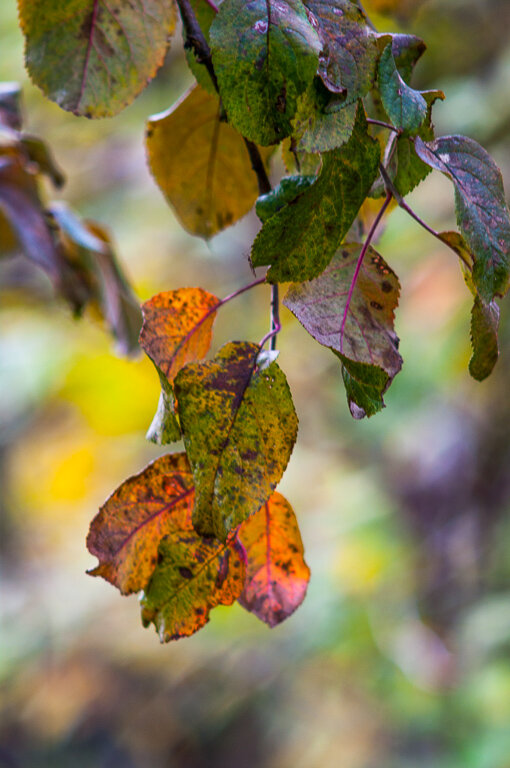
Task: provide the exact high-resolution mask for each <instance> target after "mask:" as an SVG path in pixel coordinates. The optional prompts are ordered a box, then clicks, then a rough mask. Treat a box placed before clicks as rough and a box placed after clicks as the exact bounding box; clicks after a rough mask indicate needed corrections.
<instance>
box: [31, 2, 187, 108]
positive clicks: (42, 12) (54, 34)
mask: <svg viewBox="0 0 510 768" xmlns="http://www.w3.org/2000/svg"><path fill="white" fill-rule="evenodd" d="M18 8H19V16H20V22H21V28H22V30H23V33H24V35H25V40H26V47H25V56H26V65H27V69H28V71H29V73H30V76H31V77H32V79H33V81H34V82H35V83H36V85H38V86H39V87H40V88H41V90H42V91H43V93H44V94H45V95H46V96H48V97H49V98H50V99H52V100H53V101H56V102H57V104H59V105H60V106H61V107H62V108H63V109H66V110H69V111H70V112H74V113H75V114H76V115H85V116H86V117H108V116H111V115H115V114H117V113H118V112H120V111H121V110H122V109H123V108H124V107H126V106H127V105H128V104H130V103H131V102H132V101H133V99H134V98H135V97H136V96H137V95H138V94H139V93H140V91H142V90H143V88H145V86H146V85H147V83H148V82H149V80H151V79H152V78H153V77H154V75H155V74H156V71H157V70H158V69H159V67H160V66H161V64H162V63H163V60H164V58H165V54H166V51H167V48H168V40H169V36H170V35H171V34H172V33H173V31H174V29H175V22H176V12H175V5H174V3H173V2H169V0H150V1H149V2H147V1H146V0H143V1H142V0H135V1H134V2H122V3H114V2H107V0H74V2H72V3H68V2H64V3H63V2H61V0H45V2H44V3H40V2H34V0H18Z"/></svg>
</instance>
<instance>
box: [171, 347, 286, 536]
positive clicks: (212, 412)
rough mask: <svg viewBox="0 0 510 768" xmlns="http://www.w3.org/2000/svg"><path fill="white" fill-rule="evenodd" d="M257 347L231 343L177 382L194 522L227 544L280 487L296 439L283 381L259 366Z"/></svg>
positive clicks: (280, 375)
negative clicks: (193, 493) (192, 482)
mask: <svg viewBox="0 0 510 768" xmlns="http://www.w3.org/2000/svg"><path fill="white" fill-rule="evenodd" d="M259 351H260V348H259V347H258V346H257V345H256V344H251V343H248V342H231V343H229V344H226V345H225V346H224V347H222V348H221V350H220V351H219V352H218V354H217V355H216V357H215V358H214V360H212V361H211V362H205V363H189V364H188V365H186V366H185V367H184V368H182V369H181V371H179V373H178V374H177V377H176V379H175V392H176V396H177V402H178V409H179V417H180V422H181V427H182V431H183V437H184V444H185V447H186V452H187V454H188V458H189V461H190V464H191V467H192V470H193V475H194V478H195V486H196V499H195V507H194V510H193V524H194V526H195V528H196V530H197V531H198V532H199V533H200V534H202V535H204V536H216V538H218V539H220V541H225V540H226V538H227V536H228V534H229V532H230V531H231V530H233V529H234V528H235V527H236V526H238V525H239V524H240V523H242V522H243V520H245V519H246V518H247V517H249V516H250V515H251V514H253V513H254V512H256V511H257V510H258V509H260V507H261V505H262V504H263V503H264V502H265V501H266V500H267V499H268V498H269V496H270V495H271V493H272V492H273V490H274V489H275V487H276V485H277V483H278V482H279V480H280V478H281V476H282V474H283V472H284V471H285V468H286V466H287V462H288V460H289V458H290V454H291V452H292V448H293V446H294V442H295V440H296V435H297V424H298V420H297V416H296V412H295V410H294V405H293V403H292V398H291V394H290V391H289V387H288V384H287V380H286V378H285V375H284V374H283V372H282V371H281V370H280V368H279V367H278V365H277V364H276V363H275V362H272V363H270V364H269V365H267V366H265V365H264V366H263V365H258V363H257V359H258V355H259Z"/></svg>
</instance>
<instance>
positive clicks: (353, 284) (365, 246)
mask: <svg viewBox="0 0 510 768" xmlns="http://www.w3.org/2000/svg"><path fill="white" fill-rule="evenodd" d="M392 197H393V195H392V193H391V192H390V191H387V193H386V200H385V201H384V203H383V205H382V206H381V209H380V210H379V213H378V214H377V216H376V217H375V219H374V222H373V224H372V226H371V227H370V230H369V233H368V235H367V239H366V240H365V242H364V243H363V248H362V249H361V253H360V255H359V256H358V261H357V263H356V269H355V270H354V274H353V276H352V280H351V284H350V286H349V293H348V294H347V301H346V302H345V309H344V314H343V316H342V325H341V327H340V352H341V353H343V349H344V332H345V324H346V322H347V315H348V314H349V307H350V305H351V300H352V294H353V293H354V288H355V287H356V282H357V280H358V276H359V273H360V270H361V266H362V264H363V259H364V258H365V254H366V252H367V251H368V247H369V245H370V243H371V242H372V240H373V239H374V235H375V233H376V230H377V227H378V226H379V223H380V221H381V219H382V217H383V216H384V212H385V210H386V208H387V207H388V205H389V204H390V202H391V199H392Z"/></svg>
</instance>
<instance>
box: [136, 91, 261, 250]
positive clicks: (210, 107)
mask: <svg viewBox="0 0 510 768" xmlns="http://www.w3.org/2000/svg"><path fill="white" fill-rule="evenodd" d="M147 152H148V157H149V163H150V168H151V172H152V174H153V176H154V178H155V179H156V181H157V183H158V185H159V187H160V189H161V191H162V192H163V194H164V195H165V197H166V199H167V201H168V202H169V203H170V205H171V206H172V207H173V208H174V209H175V212H176V214H177V216H178V217H179V219H180V221H181V223H182V225H183V226H184V227H185V228H186V229H187V230H188V232H191V234H193V235H201V236H202V237H212V236H213V235H214V234H216V232H220V231H221V230H222V229H225V227H228V226H230V225H231V224H234V223H235V222H236V221H238V219H240V218H241V217H242V216H244V215H245V214H246V213H248V211H249V210H250V209H251V207H252V206H253V204H254V202H255V200H256V199H257V195H258V186H257V178H256V176H255V174H254V173H253V170H252V167H251V162H250V158H249V155H248V152H247V150H246V147H245V144H244V141H243V140H242V138H241V136H239V134H238V133H237V132H236V131H235V130H234V129H233V128H232V127H231V126H229V125H228V124H227V123H225V122H222V121H221V120H220V106H219V101H218V97H217V96H211V95H209V94H208V93H206V92H205V91H204V90H202V89H201V88H199V87H195V88H193V89H192V90H191V91H189V92H188V93H187V94H186V95H185V96H184V97H183V99H181V100H180V101H179V102H177V104H176V105H174V106H173V107H172V108H171V109H169V110H168V111H167V112H162V113H161V114H160V115H154V116H153V117H151V118H150V119H149V122H148V126H147ZM269 155H270V151H268V150H262V157H263V160H264V161H265V162H266V163H267V161H268V159H269Z"/></svg>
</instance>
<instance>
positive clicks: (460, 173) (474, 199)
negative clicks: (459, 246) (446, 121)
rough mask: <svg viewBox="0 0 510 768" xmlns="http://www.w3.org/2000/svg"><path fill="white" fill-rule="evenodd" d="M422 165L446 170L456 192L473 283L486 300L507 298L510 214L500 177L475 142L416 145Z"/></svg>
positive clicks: (458, 139)
mask: <svg viewBox="0 0 510 768" xmlns="http://www.w3.org/2000/svg"><path fill="white" fill-rule="evenodd" d="M415 146H416V151H417V153H418V155H419V157H420V158H421V159H422V160H423V162H425V163H427V164H428V165H429V166H430V167H431V168H434V169H436V170H439V171H442V172H443V173H444V174H445V175H446V176H448V177H449V178H450V179H451V180H452V182H453V184H454V187H455V207H456V212H457V223H458V225H459V229H460V231H461V233H462V235H463V236H464V238H465V240H466V243H467V245H468V247H469V249H470V251H471V252H472V254H473V258H474V264H473V281H474V284H475V286H476V290H477V292H478V293H479V295H480V298H481V299H482V301H484V302H485V303H486V304H490V302H491V301H492V300H493V298H494V296H495V295H501V296H502V295H504V294H505V293H506V292H507V290H508V287H509V282H510V258H509V253H510V213H509V210H508V206H507V203H506V199H505V192H504V189H503V180H502V177H501V172H500V170H499V168H498V167H497V165H496V164H495V162H494V160H493V159H492V158H491V157H490V155H489V154H488V153H487V152H486V151H485V150H484V149H483V148H482V147H481V146H480V145H479V144H477V143H476V141H473V140H472V139H468V138H466V137H465V136H442V137H441V138H439V139H436V140H435V141H432V142H428V143H426V142H423V141H422V140H421V139H420V138H419V137H417V138H416V141H415Z"/></svg>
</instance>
